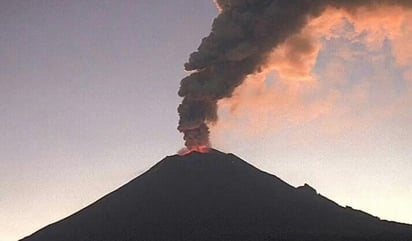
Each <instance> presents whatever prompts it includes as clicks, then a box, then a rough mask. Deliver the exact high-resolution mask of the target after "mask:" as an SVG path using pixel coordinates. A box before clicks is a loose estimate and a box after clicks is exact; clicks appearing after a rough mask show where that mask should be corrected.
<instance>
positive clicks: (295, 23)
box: [178, 0, 412, 150]
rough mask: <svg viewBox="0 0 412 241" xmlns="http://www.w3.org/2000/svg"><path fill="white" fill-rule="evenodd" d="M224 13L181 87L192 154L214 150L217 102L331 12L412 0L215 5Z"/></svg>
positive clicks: (221, 0)
mask: <svg viewBox="0 0 412 241" xmlns="http://www.w3.org/2000/svg"><path fill="white" fill-rule="evenodd" d="M215 2H216V4H217V5H218V8H219V10H220V14H219V16H218V17H217V18H216V19H215V20H214V21H213V25H212V30H211V33H210V34H209V36H207V37H205V38H204V39H203V40H202V42H201V44H200V46H199V48H198V50H197V51H196V52H194V53H192V54H191V55H190V58H189V61H188V62H187V63H186V64H185V70H187V71H192V73H191V74H190V75H189V76H187V77H185V78H184V79H183V80H182V81H181V86H180V89H179V92H178V94H179V96H181V97H183V101H182V103H181V104H180V106H179V108H178V112H179V117H180V120H179V126H178V130H179V131H180V132H183V133H184V139H185V145H186V147H187V148H188V149H189V150H191V149H197V148H198V147H200V146H209V145H210V142H209V128H208V125H209V124H213V123H214V122H216V121H217V119H218V116H217V102H218V100H220V99H223V98H228V97H231V95H232V93H233V91H234V90H235V88H236V87H238V86H239V85H240V84H242V82H243V80H244V79H245V78H246V76H248V75H250V74H253V73H256V72H259V71H260V67H261V66H262V65H264V64H265V62H266V60H267V58H268V56H269V54H270V53H271V52H272V50H273V49H275V48H276V47H277V46H279V45H280V44H282V43H283V42H285V41H286V40H287V39H288V38H289V37H290V36H292V35H294V34H296V33H299V32H300V30H302V29H303V28H304V27H305V26H306V24H307V23H308V22H309V20H311V19H313V18H315V17H318V16H320V15H321V14H322V13H323V11H324V10H325V9H326V8H327V7H334V8H340V9H345V10H347V11H352V10H354V9H356V8H359V7H367V6H371V7H376V6H379V5H387V6H392V5H398V6H405V7H412V1H411V0H215Z"/></svg>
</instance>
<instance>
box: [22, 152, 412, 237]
mask: <svg viewBox="0 0 412 241" xmlns="http://www.w3.org/2000/svg"><path fill="white" fill-rule="evenodd" d="M132 240H133V241H137V240H139V241H140V240H141V241H269V240H270V241H410V240H412V226H411V225H406V224H399V223H395V222H388V221H382V220H380V219H379V218H377V217H374V216H372V215H370V214H367V213H365V212H362V211H359V210H355V209H352V208H350V207H346V208H344V207H341V206H339V205H338V204H336V203H334V202H333V201H331V200H329V199H327V198H326V197H323V196H322V195H320V194H318V193H317V192H316V190H315V189H314V188H313V187H310V186H309V185H307V184H305V185H304V186H302V187H298V188H294V187H292V186H291V185H289V184H287V183H286V182H284V181H282V180H281V179H279V178H278V177H276V176H273V175H271V174H268V173H266V172H263V171H261V170H259V169H257V168H255V167H253V166H252V165H250V164H249V163H247V162H245V161H243V160H242V159H240V158H238V157H236V156H235V155H233V154H225V153H222V152H219V151H217V150H211V151H210V152H209V153H207V154H201V153H191V154H189V155H186V156H178V155H175V156H168V157H166V158H164V159H163V160H161V161H160V162H159V163H157V164H156V165H155V166H153V167H152V168H151V169H149V170H148V171H147V172H145V173H144V174H142V175H140V176H139V177H137V178H135V179H133V180H132V181H130V182H129V183H127V184H126V185H124V186H122V187H121V188H119V189H117V190H116V191H114V192H112V193H110V194H108V195H106V196H104V197H103V198H101V199H100V200H98V201H96V202H95V203H93V204H91V205H89V206H88V207H86V208H84V209H82V210H80V211H79V212H77V213H74V214H73V215H71V216H69V217H67V218H64V219H62V220H61V221H58V222H56V223H54V224H51V225H49V226H47V227H44V228H43V229H41V230H39V231H37V232H35V233H34V234H32V235H30V236H28V237H26V238H24V239H22V241H132Z"/></svg>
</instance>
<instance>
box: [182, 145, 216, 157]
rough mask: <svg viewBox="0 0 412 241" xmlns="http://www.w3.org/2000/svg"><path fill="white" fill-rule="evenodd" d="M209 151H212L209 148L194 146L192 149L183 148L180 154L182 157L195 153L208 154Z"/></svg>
mask: <svg viewBox="0 0 412 241" xmlns="http://www.w3.org/2000/svg"><path fill="white" fill-rule="evenodd" d="M209 151H210V147H209V146H206V145H202V146H192V147H190V148H183V149H181V150H180V151H179V152H178V154H179V155H180V156H185V155H188V154H190V153H193V152H199V153H208V152H209Z"/></svg>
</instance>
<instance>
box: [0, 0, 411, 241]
mask: <svg viewBox="0 0 412 241" xmlns="http://www.w3.org/2000/svg"><path fill="white" fill-rule="evenodd" d="M217 14H218V10H217V9H216V7H215V6H214V4H213V2H212V1H197V0H196V1H195V0H175V1H158V0H153V1H142V0H137V1H136V0H134V1H132V0H127V1H126V0H125V1H118V2H114V1H102V0H99V1H98V0H88V1H57V2H56V1H51V0H42V1H40V0H39V1H2V2H1V3H0V50H1V52H0V54H1V58H0V133H1V137H0V213H1V215H0V241H13V240H17V239H19V238H22V237H23V236H25V235H28V234H30V233H32V232H34V231H36V230H37V229H39V228H41V227H43V226H45V225H47V224H49V223H51V222H54V221H57V220H59V219H61V218H63V217H65V216H67V215H69V214H71V213H73V212H75V211H77V210H79V209H81V208H83V207H85V206H86V205H88V204H90V203H91V202H93V201H95V200H96V199H98V198H100V197H101V196H102V195H104V194H107V193H109V192H110V191H112V190H114V189H115V188H117V187H120V186H121V185H123V184H124V183H126V182H127V181H129V180H131V179H132V178H134V177H136V176H137V175H139V174H141V173H142V172H144V171H145V170H147V169H148V168H149V167H151V166H152V165H154V164H155V163H156V162H158V161H159V160H161V159H162V158H163V157H164V156H166V155H172V154H174V153H176V151H177V150H178V149H180V148H181V147H182V146H183V141H182V137H181V135H180V134H179V133H178V132H177V130H176V126H177V121H178V117H177V113H176V108H177V106H178V104H179V102H180V98H178V96H177V90H178V88H179V82H180V79H181V78H182V77H184V76H185V75H186V73H185V72H184V71H183V63H184V62H185V61H186V60H187V58H188V55H189V53H190V52H192V51H193V50H195V49H196V48H197V46H198V45H199V43H200V40H201V38H202V37H204V36H206V35H207V34H208V32H209V31H210V25H211V22H212V19H213V18H214V17H215V16H216V15H217ZM411 16H412V15H411V13H410V12H407V11H404V10H402V9H398V8H392V9H389V10H388V9H383V10H382V9H375V10H373V9H372V10H370V9H369V10H365V9H364V10H362V11H360V12H359V13H357V14H355V15H353V16H352V15H351V16H347V15H345V14H344V13H340V12H338V11H333V10H331V11H327V12H326V13H325V14H324V15H323V16H322V17H321V19H319V20H318V21H317V20H314V21H312V22H311V23H310V24H309V26H308V27H307V28H305V30H304V31H303V32H302V33H301V35H300V36H295V37H296V39H298V40H299V39H306V40H307V39H309V40H310V41H309V42H310V45H309V46H307V48H304V50H305V51H300V52H299V53H297V54H295V53H294V52H293V50H294V49H296V47H301V46H302V45H301V44H299V43H301V42H300V41H293V39H291V40H290V41H287V42H286V43H285V44H284V45H282V46H281V47H280V48H279V49H278V50H275V51H274V53H273V54H272V56H271V58H270V60H269V63H268V66H265V68H264V71H263V72H262V73H261V74H259V75H254V76H250V78H248V79H247V81H246V83H245V84H244V85H243V86H241V87H240V88H239V89H237V90H236V93H235V95H234V97H233V98H232V99H230V100H224V101H222V103H220V106H221V109H220V117H221V118H220V121H219V122H218V124H217V125H216V126H214V127H213V128H212V142H213V144H214V146H215V147H216V148H218V149H221V150H222V151H226V152H232V153H235V154H236V155H238V156H240V157H241V158H243V159H245V160H247V161H249V162H251V163H252V164H254V165H256V166H257V167H259V168H261V169H263V170H266V171H268V172H271V173H273V174H275V175H277V176H279V177H280V178H282V179H284V180H285V181H287V182H289V183H291V184H292V185H295V186H298V185H303V184H304V183H309V184H310V185H311V186H313V187H315V188H316V189H317V191H318V192H320V193H321V194H323V195H325V196H327V197H329V198H331V199H332V200H334V201H336V202H338V203H339V204H341V205H348V206H352V207H353V208H356V209H362V210H364V211H367V212H369V213H372V214H373V215H376V216H379V217H381V218H383V219H389V220H395V221H400V222H407V223H412V208H411V205H410V203H412V189H411V183H412V176H411V175H410V173H411V172H410V170H411V169H412V162H411V160H412V148H410V147H409V145H410V141H411V140H412V124H410V123H412V108H411V107H410V103H412V68H411V67H410V66H411V64H410V63H412V61H411V60H412V49H411V47H409V44H408V41H409V40H410V38H411V37H412V29H411V28H410V27H408V26H412V23H408V21H410V19H412V17H411ZM326 23H327V24H326ZM305 46H306V45H305ZM290 56H293V58H292V57H290Z"/></svg>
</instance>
